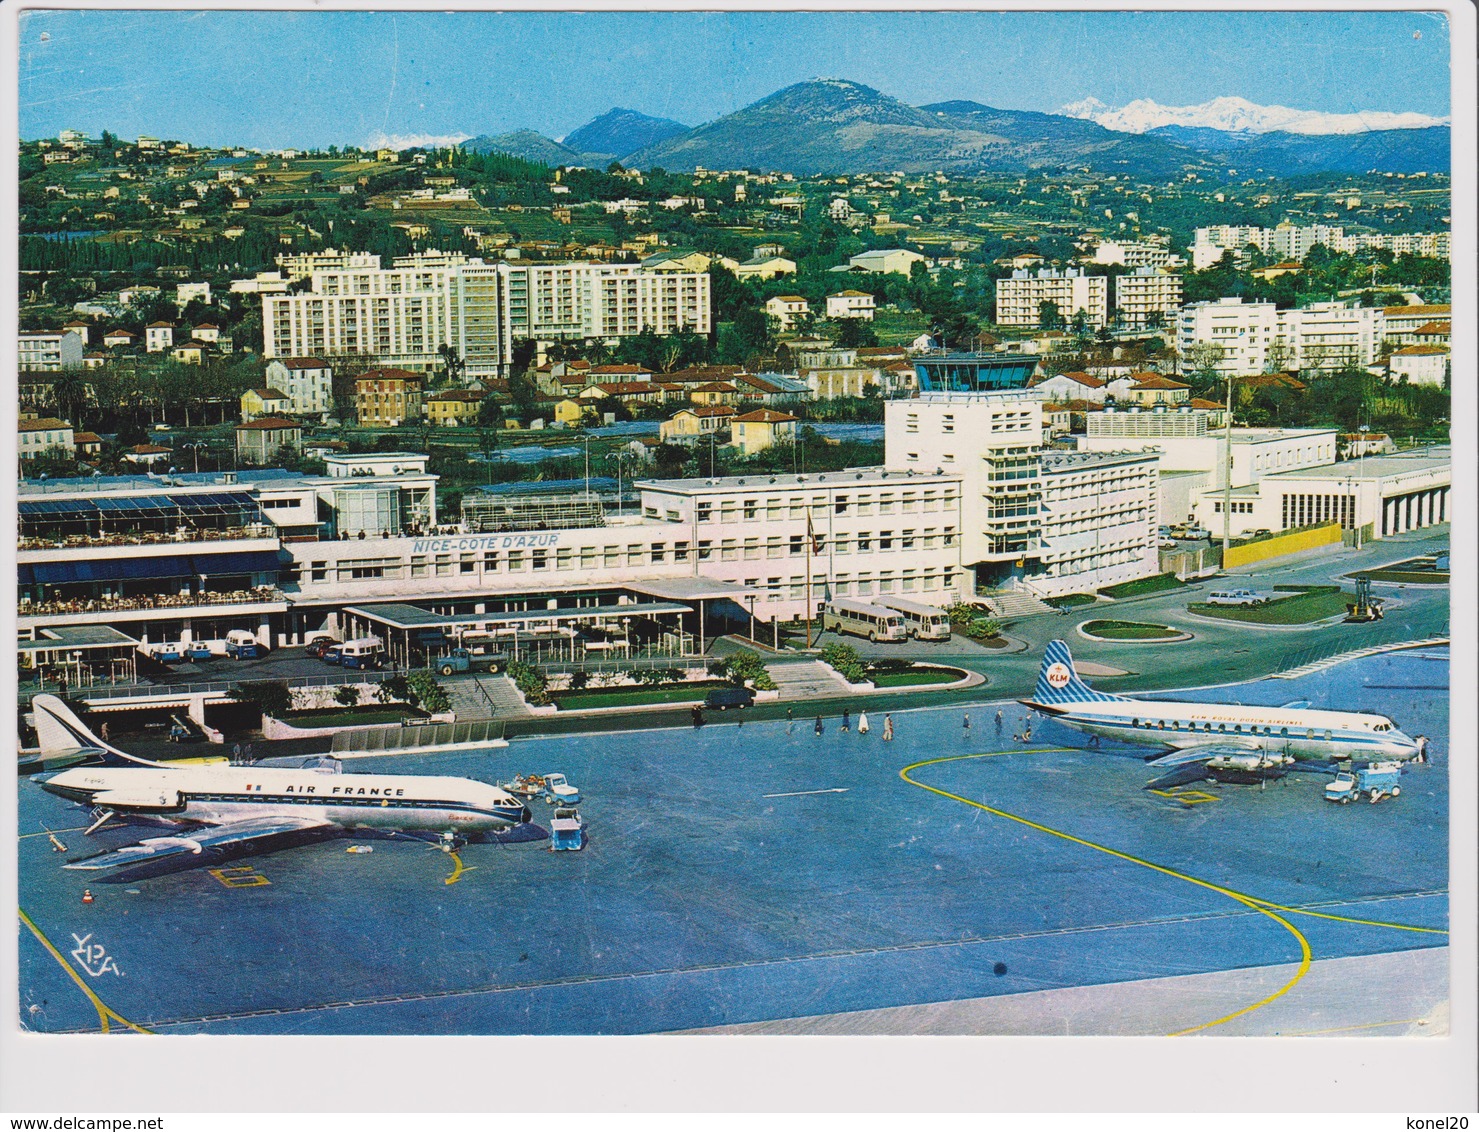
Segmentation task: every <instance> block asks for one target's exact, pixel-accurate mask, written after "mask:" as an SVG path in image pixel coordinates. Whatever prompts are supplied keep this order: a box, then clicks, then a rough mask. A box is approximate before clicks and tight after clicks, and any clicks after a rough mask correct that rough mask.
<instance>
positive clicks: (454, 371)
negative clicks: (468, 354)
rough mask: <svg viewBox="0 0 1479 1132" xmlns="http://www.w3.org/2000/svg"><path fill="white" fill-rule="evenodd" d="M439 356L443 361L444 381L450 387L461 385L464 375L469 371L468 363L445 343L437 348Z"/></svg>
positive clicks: (442, 373) (442, 375)
mask: <svg viewBox="0 0 1479 1132" xmlns="http://www.w3.org/2000/svg"><path fill="white" fill-rule="evenodd" d="M437 354H438V355H439V356H440V357H441V359H442V372H441V377H442V380H443V381H445V382H446V384H448V385H459V384H461V382H462V374H463V372H464V371H465V370H466V369H467V363H466V362H465V361H463V360H462V355H460V354H459V353H458V352H457V351H456V350H455V349H454V348H453V347H451V346H449V345H448V344H447V343H445V342H443V343H442V344H441V345H440V346H438V347H437Z"/></svg>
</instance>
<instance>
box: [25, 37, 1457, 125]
mask: <svg viewBox="0 0 1479 1132" xmlns="http://www.w3.org/2000/svg"><path fill="white" fill-rule="evenodd" d="M1419 33H1420V34H1419ZM43 37H44V38H43ZM1448 62H1449V38H1448V26H1447V22H1446V20H1444V18H1443V17H1442V16H1441V15H1434V14H1432V13H1419V12H1372V11H1366V12H1323V13H1320V12H1302V13H1277V12H1180V13H1122V12H1103V13H1084V12H1059V13H1032V12H1018V13H940V12H936V13H905V12H862V13H859V12H853V13H793V12H693V13H682V12H664V13H652V12H605V13H574V12H564V13H528V12H525V13H497V12H472V13H436V12H398V13H391V12H283V11H278V12H250V11H215V12H179V11H174V12H171V11H153V12H146V11H127V10H117V9H114V10H95V11H41V12H31V13H26V14H24V15H23V16H22V17H21V24H20V69H19V91H18V94H19V99H18V101H19V113H20V135H21V137H22V138H36V137H54V136H55V135H56V133H57V131H58V130H60V129H63V128H65V127H75V128H78V129H82V130H86V131H88V132H89V133H91V134H93V135H94V136H95V135H96V134H97V133H98V132H99V131H101V130H103V129H110V130H112V131H113V132H114V133H115V134H118V135H120V136H122V137H130V138H131V137H135V136H137V135H138V134H140V133H143V134H150V135H153V136H156V137H167V138H177V139H182V140H186V141H190V142H193V143H196V144H201V145H214V144H222V143H226V142H235V143H238V144H243V145H248V146H255V147H259V148H272V147H281V146H290V145H291V146H327V145H330V144H336V143H338V144H355V145H361V144H365V143H366V142H368V141H370V140H372V139H373V138H374V137H375V136H376V135H379V134H385V135H391V136H399V137H409V136H414V135H430V136H445V135H452V134H480V133H500V132H503V131H506V130H510V129H515V128H518V127H525V126H527V127H529V128H531V129H535V130H538V131H540V132H541V133H546V134H549V135H551V136H554V137H559V136H562V135H564V134H566V133H569V132H570V131H571V130H574V129H575V128H577V127H578V126H580V125H582V124H583V123H584V122H586V121H588V120H589V119H591V118H593V117H595V116H596V115H597V114H601V113H604V112H605V111H606V110H608V109H610V108H611V107H612V106H626V107H630V108H632V109H635V110H641V111H644V112H646V113H649V114H656V115H660V116H662V117H668V118H676V119H678V120H679V121H682V122H685V123H687V124H689V125H697V124H699V123H701V122H705V121H710V120H712V119H714V118H717V117H719V116H720V115H722V114H727V113H729V112H730V111H733V110H737V109H739V108H740V107H742V106H744V105H746V104H748V103H750V102H753V101H755V100H756V99H758V98H761V97H763V96H765V95H767V94H769V93H771V92H772V91H775V90H778V89H780V88H781V87H784V86H787V85H789V84H791V83H793V82H800V81H802V80H805V79H809V78H815V77H818V76H827V77H835V78H847V79H854V80H856V81H858V82H862V83H866V84H867V85H869V86H872V87H876V88H878V89H879V90H881V91H884V92H885V93H887V94H891V95H894V96H896V97H898V98H901V99H903V100H904V101H906V102H909V103H912V104H914V105H920V104H922V103H928V102H936V101H943V100H945V99H952V98H963V99H972V100H974V101H977V102H984V103H986V104H988V105H993V106H999V107H1005V108H1009V109H1022V110H1048V111H1051V110H1056V109H1057V108H1058V107H1060V106H1062V105H1063V104H1064V103H1066V102H1070V101H1074V100H1077V99H1080V98H1084V97H1086V96H1093V97H1095V98H1098V99H1100V100H1101V101H1103V102H1105V103H1108V104H1110V105H1112V106H1119V105H1123V104H1124V103H1126V102H1129V101H1131V100H1132V99H1135V98H1150V99H1154V100H1155V101H1157V102H1160V103H1164V104H1168V105H1188V104H1192V103H1199V102H1204V101H1206V100H1207V99H1210V98H1215V97H1217V96H1219V95H1239V96H1242V97H1244V98H1247V99H1250V100H1252V101H1254V102H1258V103H1262V104H1272V103H1277V104H1280V105H1285V106H1293V107H1297V108H1299V109H1309V110H1324V111H1329V112H1342V113H1346V112H1352V111H1357V110H1392V111H1404V110H1410V111H1418V112H1420V113H1425V114H1431V115H1435V116H1444V115H1447V114H1448V113H1449V86H1448V84H1449V66H1448Z"/></svg>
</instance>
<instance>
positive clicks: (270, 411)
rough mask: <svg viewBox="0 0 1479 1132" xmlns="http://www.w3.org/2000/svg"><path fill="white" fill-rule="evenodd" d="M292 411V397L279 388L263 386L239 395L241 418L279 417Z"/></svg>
mask: <svg viewBox="0 0 1479 1132" xmlns="http://www.w3.org/2000/svg"><path fill="white" fill-rule="evenodd" d="M292 411H293V399H292V398H291V397H289V396H288V395H287V394H286V393H284V392H283V391H282V390H280V389H271V388H267V387H265V386H263V387H259V388H257V389H248V390H247V391H246V392H245V393H243V394H242V395H241V419H242V420H243V421H254V420H257V419H258V418H259V417H280V416H282V415H283V414H284V413H290V412H292Z"/></svg>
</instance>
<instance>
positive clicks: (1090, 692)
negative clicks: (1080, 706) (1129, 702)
mask: <svg viewBox="0 0 1479 1132" xmlns="http://www.w3.org/2000/svg"><path fill="white" fill-rule="evenodd" d="M1032 698H1033V699H1034V700H1035V701H1036V702H1037V703H1040V704H1064V703H1075V702H1082V701H1083V700H1101V701H1108V700H1123V699H1124V697H1123V696H1113V695H1110V694H1109V693H1108V692H1096V691H1094V689H1093V688H1091V687H1089V686H1088V685H1087V684H1085V683H1084V682H1083V680H1082V679H1081V678H1080V677H1079V674H1078V673H1077V672H1076V671H1074V668H1073V654H1072V653H1071V652H1069V651H1068V644H1067V642H1065V641H1049V642H1048V646H1047V648H1045V649H1044V650H1043V654H1042V668H1040V669H1039V670H1038V673H1037V687H1036V688H1035V689H1034V690H1033V693H1032Z"/></svg>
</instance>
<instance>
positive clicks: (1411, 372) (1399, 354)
mask: <svg viewBox="0 0 1479 1132" xmlns="http://www.w3.org/2000/svg"><path fill="white" fill-rule="evenodd" d="M1451 364H1452V358H1451V355H1450V353H1449V351H1448V347H1447V346H1403V347H1402V348H1401V349H1400V350H1394V351H1393V352H1392V356H1391V357H1389V358H1388V359H1387V373H1388V374H1389V375H1391V377H1392V378H1394V379H1397V380H1405V381H1407V382H1408V383H1409V384H1411V385H1443V384H1445V383H1446V382H1447V381H1448V376H1449V373H1450V368H1449V367H1450V366H1451Z"/></svg>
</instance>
